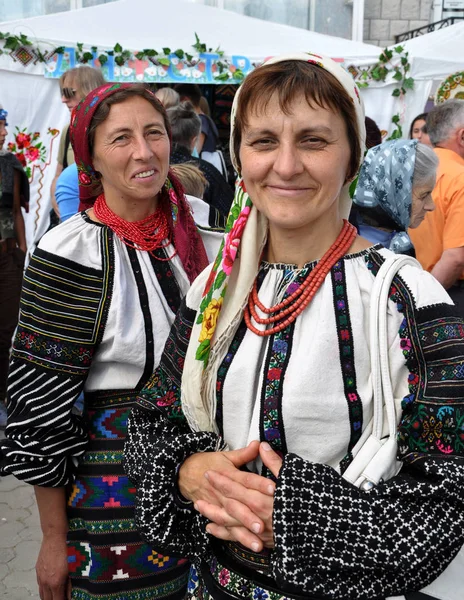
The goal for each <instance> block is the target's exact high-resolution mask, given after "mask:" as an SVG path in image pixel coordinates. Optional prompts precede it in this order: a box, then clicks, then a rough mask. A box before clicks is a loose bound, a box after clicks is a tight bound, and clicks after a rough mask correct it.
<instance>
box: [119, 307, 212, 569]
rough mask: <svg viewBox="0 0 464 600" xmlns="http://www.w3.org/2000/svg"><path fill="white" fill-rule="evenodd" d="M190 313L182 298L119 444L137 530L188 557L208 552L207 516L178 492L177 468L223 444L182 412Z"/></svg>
mask: <svg viewBox="0 0 464 600" xmlns="http://www.w3.org/2000/svg"><path fill="white" fill-rule="evenodd" d="M195 314H196V313H195V311H193V310H191V309H189V308H188V307H187V305H186V303H185V299H184V300H183V302H182V305H181V307H180V309H179V311H178V314H177V316H176V320H175V322H174V324H173V326H172V328H171V332H170V334H169V338H168V340H167V342H166V346H165V349H164V352H163V356H162V358H161V362H160V365H159V367H158V368H157V369H156V371H155V372H154V374H153V375H152V377H151V379H150V381H149V382H148V384H147V386H146V387H145V389H144V390H143V391H142V392H141V394H140V396H139V398H138V400H137V407H136V408H134V409H133V411H132V413H131V415H130V417H129V422H128V435H127V441H126V444H125V448H124V469H125V471H126V473H127V474H128V476H129V477H130V479H131V481H132V482H133V483H134V485H135V486H136V488H137V495H136V501H135V516H136V522H137V527H138V528H139V531H140V532H141V534H142V536H143V537H144V538H145V539H146V540H147V541H148V542H150V543H151V544H153V546H154V547H156V548H157V550H158V551H159V552H164V553H165V554H169V555H174V556H184V557H189V558H193V557H198V556H204V555H206V554H207V553H208V548H209V541H208V536H207V535H206V533H205V527H206V519H205V518H204V517H202V516H201V515H200V514H199V513H197V512H196V511H194V510H192V508H191V504H190V503H189V502H185V501H184V500H183V499H182V498H181V497H180V494H179V492H178V488H177V472H178V469H179V467H180V465H181V464H182V463H183V462H184V460H185V459H186V458H187V457H188V456H190V455H191V454H195V453H196V452H217V451H220V450H222V445H223V444H222V439H221V438H220V437H219V436H218V435H216V434H213V433H207V432H200V433H192V432H191V431H190V429H189V427H188V424H187V421H186V419H185V417H184V415H183V413H182V408H181V400H180V382H181V377H182V367H183V360H184V357H185V352H186V350H187V346H188V342H189V339H190V334H191V330H192V324H193V319H194V318H195Z"/></svg>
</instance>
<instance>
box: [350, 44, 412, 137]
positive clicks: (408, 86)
mask: <svg viewBox="0 0 464 600" xmlns="http://www.w3.org/2000/svg"><path fill="white" fill-rule="evenodd" d="M398 59H399V62H398ZM410 68H411V65H410V64H409V60H408V53H407V52H405V51H404V47H403V46H395V47H394V48H393V49H390V48H385V49H384V50H383V51H382V52H381V54H380V56H379V61H378V63H377V64H376V65H374V67H373V68H372V69H371V72H370V77H371V79H373V80H374V81H386V79H387V76H388V75H389V74H390V73H393V74H392V78H393V80H394V81H396V82H398V87H395V89H394V90H393V92H392V96H394V97H395V98H399V97H400V96H401V95H402V94H406V92H407V90H412V89H413V88H414V79H413V78H412V77H408V76H407V73H408V71H409V70H410ZM360 79H361V80H362V81H357V82H356V83H357V85H358V87H359V88H366V87H368V86H369V83H368V81H366V80H367V79H368V74H367V72H366V71H363V73H361V75H360ZM392 123H393V125H394V126H395V128H394V129H393V131H392V133H391V135H390V137H389V138H388V139H389V140H394V139H398V138H400V137H401V136H402V134H403V131H402V128H401V125H400V116H399V115H398V114H396V115H394V116H393V117H392Z"/></svg>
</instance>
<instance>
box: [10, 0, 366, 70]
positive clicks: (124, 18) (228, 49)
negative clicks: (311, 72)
mask: <svg viewBox="0 0 464 600" xmlns="http://www.w3.org/2000/svg"><path fill="white" fill-rule="evenodd" d="M6 26H7V27H8V31H9V32H10V33H19V32H21V33H25V34H27V35H28V36H30V37H34V38H38V39H42V40H51V41H53V42H59V44H58V45H62V44H63V43H65V42H70V43H72V44H73V45H74V44H75V43H76V42H83V43H88V44H90V45H97V44H98V45H99V46H106V47H109V48H112V47H113V46H114V45H115V43H116V42H119V43H120V44H122V45H123V46H124V47H125V48H130V49H133V50H136V49H142V48H153V47H155V48H162V47H166V46H167V47H170V48H173V49H174V48H183V49H184V50H188V49H189V47H190V46H191V44H192V43H193V42H194V37H195V36H194V33H195V32H196V33H197V34H198V37H199V38H200V39H201V40H202V41H204V42H206V43H207V44H208V45H209V46H211V47H212V48H216V47H218V46H220V47H221V49H222V50H223V51H224V52H225V53H226V54H227V55H228V56H232V55H242V56H247V57H249V58H251V59H253V60H259V61H262V60H263V59H264V58H266V57H268V56H273V55H276V54H283V53H284V52H292V51H299V52H301V51H302V50H309V51H311V52H321V53H323V54H327V55H330V56H332V57H340V58H344V59H360V58H370V59H373V60H376V58H377V57H378V48H377V46H373V45H368V44H363V43H362V42H354V41H351V40H346V39H343V38H337V37H331V36H328V35H323V34H320V33H315V32H312V31H307V30H306V29H299V28H296V27H289V26H287V25H280V24H278V23H271V22H269V21H262V20H261V19H255V18H253V17H247V16H244V15H240V14H238V13H235V12H231V11H224V10H222V9H218V8H213V7H211V6H205V5H203V4H196V3H191V2H181V1H179V0H170V2H165V0H118V1H117V2H111V3H109V4H100V5H99V6H94V7H91V8H83V9H78V10H74V11H72V12H63V13H57V14H53V15H46V16H41V17H33V18H30V19H23V20H20V21H10V22H8V23H0V27H1V28H2V29H4V28H5V27H6Z"/></svg>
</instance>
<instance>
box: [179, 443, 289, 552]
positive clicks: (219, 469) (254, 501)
mask: <svg viewBox="0 0 464 600" xmlns="http://www.w3.org/2000/svg"><path fill="white" fill-rule="evenodd" d="M258 457H259V458H261V460H262V462H263V464H264V466H266V467H267V468H268V469H269V470H270V471H271V473H272V474H273V475H274V477H278V475H279V471H280V468H281V466H282V459H281V458H280V457H279V455H278V454H277V453H276V452H274V451H273V450H272V448H271V447H270V446H269V444H267V443H266V442H262V443H259V442H258V441H253V442H251V443H250V444H249V445H248V446H247V447H246V448H240V449H239V450H232V451H229V452H207V453H198V454H193V455H192V456H190V457H189V458H187V459H186V460H185V462H184V463H183V465H182V467H181V468H180V470H179V481H178V483H179V490H180V492H181V494H182V495H183V496H184V497H185V498H187V499H189V500H191V501H193V503H194V508H195V510H197V511H198V512H199V513H200V514H202V515H203V516H204V517H206V518H207V519H208V520H209V521H210V522H209V523H208V525H207V527H206V531H207V532H208V533H209V534H211V535H213V536H214V537H216V538H219V539H221V540H228V541H235V542H239V543H240V544H242V545H243V546H245V547H246V548H249V549H250V550H252V551H253V552H260V551H261V550H262V549H263V548H272V547H273V546H274V535H273V525H272V513H273V508H274V492H275V483H274V482H273V481H272V480H270V479H267V478H266V477H262V476H260V475H256V474H254V473H249V472H247V471H241V470H240V467H242V466H243V465H246V464H247V463H249V462H251V461H253V460H255V459H256V458H258Z"/></svg>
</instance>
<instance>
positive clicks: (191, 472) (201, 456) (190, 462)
mask: <svg viewBox="0 0 464 600" xmlns="http://www.w3.org/2000/svg"><path fill="white" fill-rule="evenodd" d="M258 456H259V442H258V441H253V442H250V444H249V445H248V446H247V447H246V448H240V449H239V450H231V451H229V452H198V453H197V454H192V455H191V456H189V457H188V458H187V459H186V460H185V461H184V462H183V464H182V466H181V467H180V469H179V477H178V486H179V491H180V493H181V494H182V496H184V498H186V499H187V500H191V501H192V502H196V501H197V500H206V501H207V502H209V503H211V504H216V505H218V506H220V502H218V500H217V497H216V492H215V491H214V489H213V487H212V486H211V484H210V483H209V482H208V480H207V479H206V477H205V473H206V471H217V472H219V473H225V472H227V471H229V472H230V471H237V470H238V469H239V468H240V467H242V466H243V465H246V464H247V463H249V462H251V461H252V460H255V458H257V457H258Z"/></svg>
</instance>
